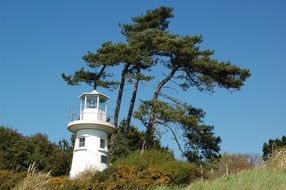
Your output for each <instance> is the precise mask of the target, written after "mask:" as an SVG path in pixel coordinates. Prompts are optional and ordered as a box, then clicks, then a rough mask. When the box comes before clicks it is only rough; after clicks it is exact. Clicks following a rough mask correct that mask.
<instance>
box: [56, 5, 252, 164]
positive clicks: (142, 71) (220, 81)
mask: <svg viewBox="0 0 286 190" xmlns="http://www.w3.org/2000/svg"><path fill="white" fill-rule="evenodd" d="M171 18H173V9H172V8H170V7H164V6H162V7H159V8H156V9H153V10H148V11H147V12H146V13H145V14H143V15H140V16H135V17H133V18H132V22H131V23H127V24H120V25H119V26H120V27H121V33H122V35H123V36H124V37H125V41H123V42H119V43H114V42H105V43H103V44H102V45H101V47H100V48H99V49H98V50H97V51H96V52H95V53H92V52H88V53H87V54H86V55H85V56H84V57H83V58H84V60H85V62H86V63H87V64H88V66H89V67H90V68H91V69H93V71H92V72H90V71H85V70H83V69H80V70H78V71H76V72H75V74H74V75H70V76H66V75H65V74H63V75H62V76H63V79H64V80H65V81H67V83H68V84H71V85H75V84H78V83H80V82H83V83H86V84H89V85H91V84H93V86H94V88H96V87H97V86H101V87H104V88H106V87H107V88H108V87H110V86H116V85H118V86H119V88H118V95H117V101H116V107H115V111H114V124H115V126H116V127H117V126H118V118H119V113H120V107H121V101H122V98H123V93H124V91H125V90H124V89H125V86H126V82H125V81H126V80H128V81H129V82H131V83H133V90H132V93H131V95H130V96H131V98H130V104H129V109H128V110H129V111H128V113H127V120H126V127H125V130H124V132H123V133H124V135H123V136H124V137H125V138H127V137H128V132H129V128H130V127H129V126H130V123H131V118H132V115H133V112H134V111H133V110H134V107H135V103H136V102H137V93H138V90H140V83H139V82H140V81H150V80H152V79H156V81H157V83H155V86H153V87H152V88H153V90H152V91H151V92H150V93H149V96H147V97H141V100H140V102H139V103H140V105H139V106H138V108H137V110H136V112H135V114H134V115H135V118H137V119H139V121H141V123H142V124H143V126H144V127H145V128H146V131H145V134H144V140H143V142H142V143H143V144H142V150H144V149H146V148H148V147H152V146H153V145H154V143H155V139H156V131H158V130H160V129H159V128H158V126H161V127H163V128H165V129H167V130H169V131H170V132H171V133H172V134H173V135H174V139H175V141H176V142H177V143H178V146H179V149H180V150H181V151H182V153H183V155H184V156H186V157H187V159H189V160H190V161H194V160H205V159H212V158H215V157H217V156H218V152H219V143H220V141H221V139H220V138H219V137H216V136H215V135H214V133H213V132H212V130H213V126H211V125H206V124H204V122H203V120H202V119H203V118H204V116H205V113H204V112H203V111H202V110H201V109H198V108H194V107H193V106H192V104H191V103H190V102H189V101H188V100H184V99H179V98H174V97H172V93H171V94H170V92H169V91H166V90H165V89H166V87H169V86H171V88H172V89H174V90H175V91H178V92H179V93H189V92H188V90H189V89H191V88H196V89H198V90H199V91H207V92H210V93H214V91H215V89H216V88H225V89H228V90H240V89H241V87H242V86H243V85H244V82H245V81H246V79H247V78H249V77H250V75H251V74H250V71H249V70H248V69H243V68H240V67H238V66H236V65H234V64H232V63H231V62H229V61H219V60H216V59H214V58H213V55H214V51H213V50H210V49H202V48H201V43H202V42H203V36H202V35H191V34H190V35H180V34H176V33H173V32H172V31H170V30H169V25H170V19H171ZM111 67H116V68H120V69H121V77H120V80H119V81H117V80H114V79H113V77H112V73H108V68H111ZM158 69H160V71H161V72H163V74H158V72H157V71H158ZM150 71H151V72H150ZM154 73H155V74H154ZM153 84H154V83H153ZM148 97H151V98H148ZM175 129H178V130H180V131H181V134H182V137H183V139H184V140H183V142H184V146H183V145H181V144H180V143H181V142H182V141H181V140H178V137H176V133H175ZM176 139H177V140H176Z"/></svg>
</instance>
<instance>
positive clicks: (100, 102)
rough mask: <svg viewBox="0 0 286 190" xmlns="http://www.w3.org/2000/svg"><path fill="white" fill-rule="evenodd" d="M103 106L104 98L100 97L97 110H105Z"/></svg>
mask: <svg viewBox="0 0 286 190" xmlns="http://www.w3.org/2000/svg"><path fill="white" fill-rule="evenodd" d="M105 107H106V99H105V98H101V97H100V99H99V110H101V111H105Z"/></svg>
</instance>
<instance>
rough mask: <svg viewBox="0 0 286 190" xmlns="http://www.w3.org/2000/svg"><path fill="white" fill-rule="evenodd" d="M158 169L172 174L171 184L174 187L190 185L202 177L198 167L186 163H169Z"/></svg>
mask: <svg viewBox="0 0 286 190" xmlns="http://www.w3.org/2000/svg"><path fill="white" fill-rule="evenodd" d="M158 169H159V170H161V171H165V172H170V173H171V177H172V178H171V180H170V183H171V184H174V185H181V184H189V183H191V182H192V181H193V180H195V179H197V178H200V177H204V176H201V175H202V174H201V173H200V170H199V168H198V166H197V165H194V164H192V163H189V162H185V161H177V160H175V161H169V162H166V163H163V164H161V165H159V166H158Z"/></svg>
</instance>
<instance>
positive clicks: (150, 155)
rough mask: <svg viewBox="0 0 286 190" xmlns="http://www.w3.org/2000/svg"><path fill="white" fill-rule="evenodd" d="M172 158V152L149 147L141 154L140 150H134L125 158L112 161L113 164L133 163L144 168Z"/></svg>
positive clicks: (172, 159)
mask: <svg viewBox="0 0 286 190" xmlns="http://www.w3.org/2000/svg"><path fill="white" fill-rule="evenodd" d="M174 160H175V158H174V156H173V154H172V153H171V152H169V151H167V150H156V149H150V150H145V151H144V153H143V154H141V153H140V150H136V151H134V152H133V153H131V154H129V155H128V156H127V157H126V158H123V159H120V160H117V161H116V162H114V165H134V166H137V167H139V168H141V169H145V168H147V167H148V166H150V165H159V164H162V163H165V162H168V161H174Z"/></svg>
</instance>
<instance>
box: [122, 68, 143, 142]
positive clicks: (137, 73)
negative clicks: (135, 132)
mask: <svg viewBox="0 0 286 190" xmlns="http://www.w3.org/2000/svg"><path fill="white" fill-rule="evenodd" d="M140 71H141V69H140V65H138V66H137V68H136V79H135V84H134V87H133V92H132V97H131V100H130V104H129V110H128V114H127V119H126V126H125V129H124V136H125V138H127V136H128V133H129V128H130V123H131V118H132V114H133V110H134V105H135V100H136V96H137V91H138V86H139V81H140V77H139V74H140Z"/></svg>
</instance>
